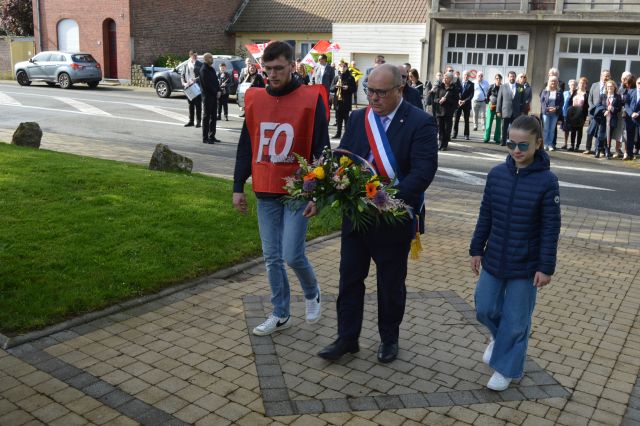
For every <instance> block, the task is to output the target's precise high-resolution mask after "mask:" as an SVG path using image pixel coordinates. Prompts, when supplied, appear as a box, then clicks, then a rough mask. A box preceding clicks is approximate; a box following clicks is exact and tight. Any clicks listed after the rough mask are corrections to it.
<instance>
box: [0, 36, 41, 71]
mask: <svg viewBox="0 0 640 426" xmlns="http://www.w3.org/2000/svg"><path fill="white" fill-rule="evenodd" d="M35 53H36V46H35V42H34V41H33V37H8V36H7V37H0V79H13V78H15V76H14V75H13V66H14V65H15V64H16V63H18V62H21V61H26V60H28V59H29V58H31V57H32V56H33V55H35Z"/></svg>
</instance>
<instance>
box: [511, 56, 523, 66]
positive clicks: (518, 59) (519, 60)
mask: <svg viewBox="0 0 640 426" xmlns="http://www.w3.org/2000/svg"><path fill="white" fill-rule="evenodd" d="M508 64H509V66H510V67H523V66H524V55H523V54H509V61H508Z"/></svg>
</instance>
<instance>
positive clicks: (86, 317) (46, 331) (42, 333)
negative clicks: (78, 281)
mask: <svg viewBox="0 0 640 426" xmlns="http://www.w3.org/2000/svg"><path fill="white" fill-rule="evenodd" d="M339 236H340V232H339V231H338V232H333V233H331V234H329V235H324V236H322V237H318V238H315V239H313V240H311V241H307V243H306V247H312V246H314V245H317V244H320V243H323V242H325V241H329V240H332V239H334V238H336V237H339ZM263 262H264V258H263V257H262V256H261V257H258V258H255V259H252V260H249V261H247V262H244V263H240V264H238V265H234V266H231V267H229V268H226V269H222V270H220V271H218V272H215V273H213V274H211V275H207V276H205V277H201V278H196V279H195V280H193V281H189V282H186V283H183V284H179V285H175V286H171V287H168V288H165V289H163V290H160V291H159V292H157V293H154V294H149V295H146V296H141V297H136V298H135V299H130V300H127V301H125V302H121V303H117V304H115V305H113V306H109V307H108V308H105V309H102V310H100V311H95V312H89V313H87V314H83V315H80V316H79V317H75V318H72V319H70V320H67V321H62V322H60V323H58V324H54V325H50V326H48V327H45V328H43V329H41V330H35V331H30V332H28V333H25V334H19V335H17V336H13V337H9V336H5V335H4V334H1V333H0V349H4V350H7V349H10V348H13V347H15V346H19V345H22V344H24V343H29V342H32V341H34V340H38V339H41V338H43V337H46V336H50V335H52V334H55V333H58V332H60V331H64V330H66V329H68V328H71V327H76V326H78V325H82V324H86V323H88V322H91V321H94V320H97V319H99V318H104V317H106V316H109V315H113V314H116V313H118V312H122V311H124V310H127V309H131V308H134V307H136V306H140V305H144V304H146V303H149V302H153V301H156V300H158V299H162V298H164V297H167V296H171V295H172V294H175V293H178V292H180V291H183V290H186V289H189V288H192V287H196V286H199V285H202V284H206V283H207V282H210V281H212V280H214V281H218V282H219V281H221V280H226V279H228V278H230V277H232V276H234V275H237V274H239V273H241V272H244V271H246V270H248V269H251V268H253V267H255V266H258V265H261V264H262V263H263Z"/></svg>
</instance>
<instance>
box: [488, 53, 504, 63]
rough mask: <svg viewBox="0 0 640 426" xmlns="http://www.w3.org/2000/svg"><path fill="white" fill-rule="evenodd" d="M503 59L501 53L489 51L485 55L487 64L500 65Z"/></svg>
mask: <svg viewBox="0 0 640 426" xmlns="http://www.w3.org/2000/svg"><path fill="white" fill-rule="evenodd" d="M503 61H504V54H502V53H489V54H488V55H487V65H493V66H502V63H503Z"/></svg>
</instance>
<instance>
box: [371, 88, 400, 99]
mask: <svg viewBox="0 0 640 426" xmlns="http://www.w3.org/2000/svg"><path fill="white" fill-rule="evenodd" d="M398 87H400V86H393V87H392V88H391V89H384V90H383V89H371V88H369V87H367V88H366V89H364V92H365V93H366V94H367V97H369V98H373V95H378V97H380V98H386V97H387V96H388V95H389V93H391V91H392V90H394V89H397V88H398Z"/></svg>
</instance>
